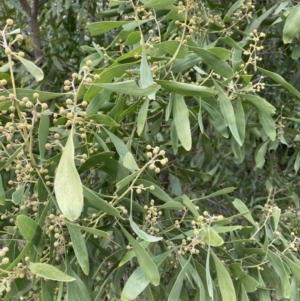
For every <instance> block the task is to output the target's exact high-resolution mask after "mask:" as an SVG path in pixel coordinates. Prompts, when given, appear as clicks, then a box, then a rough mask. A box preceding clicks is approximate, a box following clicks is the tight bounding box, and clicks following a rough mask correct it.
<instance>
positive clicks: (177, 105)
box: [172, 94, 192, 151]
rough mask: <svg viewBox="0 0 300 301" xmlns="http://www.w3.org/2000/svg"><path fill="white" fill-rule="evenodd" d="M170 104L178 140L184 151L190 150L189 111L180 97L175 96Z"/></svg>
mask: <svg viewBox="0 0 300 301" xmlns="http://www.w3.org/2000/svg"><path fill="white" fill-rule="evenodd" d="M172 99H173V100H174V102H173V104H172V110H173V117H174V122H175V127H176V132H177V135H178V138H179V140H180V142H181V144H182V146H183V147H184V149H185V150H187V151H189V150H191V148H192V134H191V127H190V120H189V110H188V108H187V105H186V104H185V101H184V98H183V96H182V95H179V94H175V95H174V98H172Z"/></svg>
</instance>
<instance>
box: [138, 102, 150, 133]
mask: <svg viewBox="0 0 300 301" xmlns="http://www.w3.org/2000/svg"><path fill="white" fill-rule="evenodd" d="M148 108H149V99H146V100H145V101H144V103H143V105H142V106H141V108H140V110H139V114H138V118H137V134H138V135H139V136H140V135H141V134H142V132H143V130H144V127H145V124H146V120H147V113H148Z"/></svg>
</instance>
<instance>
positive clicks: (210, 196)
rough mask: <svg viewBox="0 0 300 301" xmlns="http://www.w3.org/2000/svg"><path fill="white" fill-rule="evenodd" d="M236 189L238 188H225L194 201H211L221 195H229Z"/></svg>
mask: <svg viewBox="0 0 300 301" xmlns="http://www.w3.org/2000/svg"><path fill="white" fill-rule="evenodd" d="M235 189H236V187H227V188H223V189H220V190H218V191H216V192H213V193H211V194H209V195H206V196H203V197H201V198H197V199H193V201H199V200H205V199H211V198H214V197H216V196H219V195H223V194H228V193H230V192H233V191H234V190H235Z"/></svg>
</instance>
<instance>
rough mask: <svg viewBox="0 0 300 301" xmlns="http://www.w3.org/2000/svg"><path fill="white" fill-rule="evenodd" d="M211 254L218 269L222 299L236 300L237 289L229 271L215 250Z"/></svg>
mask: <svg viewBox="0 0 300 301" xmlns="http://www.w3.org/2000/svg"><path fill="white" fill-rule="evenodd" d="M211 255H212V257H213V259H214V262H215V266H216V270H217V276H218V283H219V288H220V292H221V295H222V300H223V301H236V294H235V289H234V286H233V282H232V280H231V277H230V275H229V273H228V272H227V270H226V268H225V267H224V265H223V263H222V262H221V261H220V259H219V258H218V257H217V255H216V254H215V253H214V252H213V251H211Z"/></svg>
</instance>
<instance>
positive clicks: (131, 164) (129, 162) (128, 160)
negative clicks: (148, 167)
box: [123, 152, 140, 170]
mask: <svg viewBox="0 0 300 301" xmlns="http://www.w3.org/2000/svg"><path fill="white" fill-rule="evenodd" d="M123 165H124V167H126V168H128V169H129V170H139V169H140V168H139V167H138V165H137V164H136V162H135V160H134V157H133V155H132V153H131V152H127V153H126V154H125V156H124V158H123Z"/></svg>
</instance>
